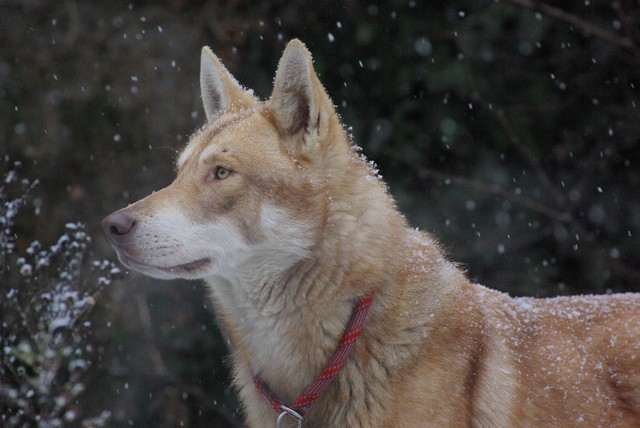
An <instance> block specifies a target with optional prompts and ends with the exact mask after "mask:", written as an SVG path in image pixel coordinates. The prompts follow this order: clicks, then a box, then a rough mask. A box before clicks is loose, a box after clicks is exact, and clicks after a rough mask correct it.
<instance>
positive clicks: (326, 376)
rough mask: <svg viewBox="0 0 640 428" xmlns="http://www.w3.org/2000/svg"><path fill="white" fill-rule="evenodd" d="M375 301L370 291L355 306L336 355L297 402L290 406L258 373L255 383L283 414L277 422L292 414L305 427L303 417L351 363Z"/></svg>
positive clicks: (276, 410) (261, 392)
mask: <svg viewBox="0 0 640 428" xmlns="http://www.w3.org/2000/svg"><path fill="white" fill-rule="evenodd" d="M372 300H373V294H371V293H370V294H367V295H366V296H364V297H362V298H361V299H360V300H359V301H358V304H357V305H356V307H355V308H354V309H353V314H352V315H351V320H350V321H349V324H348V325H347V330H346V331H345V333H344V336H343V337H342V340H341V341H340V344H339V345H338V348H337V349H336V351H335V353H334V354H333V357H331V359H330V360H329V362H328V363H327V365H326V367H325V368H324V370H322V373H320V375H319V376H318V377H317V379H316V380H315V381H314V382H313V383H312V384H311V385H309V386H308V387H307V389H305V390H304V392H303V393H302V394H301V395H300V397H298V399H297V400H296V402H295V403H293V405H291V406H288V405H286V404H285V403H284V402H282V401H281V400H280V399H278V397H276V396H275V395H274V394H273V393H272V392H271V391H269V389H268V388H267V386H266V385H265V384H264V383H262V381H261V380H260V379H258V377H257V376H254V377H253V383H254V384H255V387H256V389H257V390H258V392H259V393H260V394H261V395H262V396H263V397H264V398H265V400H267V401H268V402H269V404H270V405H271V407H272V408H273V410H274V411H275V412H276V413H278V414H279V416H278V421H277V424H278V426H280V421H281V420H282V419H283V418H284V417H285V416H290V417H292V418H294V419H296V420H297V421H298V426H302V419H303V418H304V415H305V413H307V411H308V410H309V409H310V408H311V406H312V405H313V403H315V402H316V400H318V398H320V395H322V393H323V392H324V390H325V389H327V387H328V386H329V384H330V383H331V381H332V380H333V379H334V378H335V377H336V376H337V375H338V373H339V372H340V369H342V367H343V366H344V364H345V363H346V362H347V358H348V357H349V354H350V353H351V349H352V348H353V346H354V345H355V343H356V340H357V339H358V336H360V332H361V331H362V326H363V325H364V321H365V319H366V318H367V313H368V312H369V307H370V306H371V301H372Z"/></svg>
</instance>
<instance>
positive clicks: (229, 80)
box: [200, 46, 258, 122]
mask: <svg viewBox="0 0 640 428" xmlns="http://www.w3.org/2000/svg"><path fill="white" fill-rule="evenodd" d="M200 91H201V94H202V103H203V105H204V113H205V115H206V117H207V122H209V121H211V119H212V118H213V117H215V116H216V115H218V114H219V113H221V112H223V111H225V110H229V109H242V108H249V107H253V106H254V105H256V104H257V103H258V100H257V99H256V98H255V97H254V96H253V95H252V94H251V93H249V92H248V91H247V90H245V89H244V88H243V87H242V86H241V85H240V84H239V83H238V81H237V80H236V79H235V77H233V76H232V75H231V73H229V70H227V69H226V68H225V66H224V65H222V63H221V62H220V60H219V59H218V57H217V56H215V54H214V53H213V52H212V51H211V49H209V47H207V46H205V47H203V48H202V54H201V55H200Z"/></svg>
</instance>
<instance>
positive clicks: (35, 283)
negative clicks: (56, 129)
mask: <svg viewBox="0 0 640 428" xmlns="http://www.w3.org/2000/svg"><path fill="white" fill-rule="evenodd" d="M4 163H5V165H7V166H12V168H8V170H9V171H8V172H7V173H6V174H5V175H4V181H3V182H2V184H1V185H0V279H1V283H0V292H1V293H2V294H0V363H1V364H0V415H1V423H2V426H20V427H22V426H34V425H35V426H40V427H59V426H69V425H81V426H87V427H88V426H104V425H105V424H106V423H107V421H108V419H109V417H110V412H108V411H105V412H102V414H100V415H98V416H97V417H93V418H87V417H84V416H85V415H83V414H82V413H83V412H82V411H81V409H80V408H79V406H78V404H77V403H78V397H79V395H80V394H81V393H82V392H83V391H84V383H83V379H84V377H85V375H86V374H87V372H88V370H89V369H90V366H91V360H90V358H89V356H90V355H91V354H92V353H93V352H94V350H93V347H92V346H91V344H90V343H89V342H88V340H87V338H88V336H89V334H90V329H91V322H90V320H88V318H87V315H88V313H89V312H90V311H91V309H92V308H93V306H94V304H95V297H96V295H97V293H98V292H99V291H100V290H101V289H102V288H103V287H105V286H107V285H109V284H110V283H111V282H112V281H113V280H114V279H117V278H119V277H120V274H121V273H120V270H119V269H118V268H117V267H116V266H115V265H114V264H113V263H112V262H111V261H107V260H104V261H92V262H89V263H87V262H85V256H86V254H87V251H88V248H89V244H90V243H91V238H90V237H89V235H88V234H87V233H86V232H85V230H84V226H83V225H82V224H80V223H68V224H66V225H65V231H64V233H63V234H62V235H61V236H60V238H59V239H58V241H57V242H56V243H55V244H53V245H51V246H50V247H48V248H46V247H43V246H42V244H41V243H40V242H38V241H34V242H32V243H31V244H30V245H28V246H27V247H26V250H24V252H23V254H18V252H19V251H18V245H17V233H16V232H15V230H14V229H15V228H16V220H17V219H18V215H19V213H21V209H23V208H24V207H26V206H27V205H28V202H29V196H30V193H31V192H32V190H33V189H34V188H35V186H36V185H37V180H36V181H29V180H27V179H23V180H19V178H18V174H17V172H16V170H17V169H18V168H19V167H20V164H19V163H18V162H15V163H13V164H12V165H11V163H10V161H9V160H8V159H7V158H5V159H4ZM12 194H17V196H12ZM87 267H88V270H89V273H85V270H86V268H87Z"/></svg>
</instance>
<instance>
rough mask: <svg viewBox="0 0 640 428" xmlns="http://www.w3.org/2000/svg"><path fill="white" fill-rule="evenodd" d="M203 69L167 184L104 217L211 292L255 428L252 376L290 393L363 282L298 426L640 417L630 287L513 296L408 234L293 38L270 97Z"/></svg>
mask: <svg viewBox="0 0 640 428" xmlns="http://www.w3.org/2000/svg"><path fill="white" fill-rule="evenodd" d="M202 61H203V74H202V76H201V84H202V86H203V99H204V102H205V110H206V112H207V117H208V118H209V119H210V121H209V123H208V124H207V125H205V127H204V128H203V129H202V130H200V131H199V132H198V133H196V134H195V135H194V136H193V137H192V139H191V141H190V142H189V144H188V146H187V147H186V148H185V149H184V150H183V152H182V155H181V156H180V157H179V160H178V176H177V178H176V180H175V181H174V183H173V184H171V185H170V186H169V187H167V188H165V189H163V190H160V191H158V192H156V193H154V194H152V195H150V196H148V197H147V198H145V199H143V200H142V201H140V202H138V203H136V204H134V205H132V206H130V207H127V208H125V209H124V210H121V211H118V212H116V213H114V214H112V215H111V216H109V217H107V218H106V219H105V221H104V225H105V230H106V231H107V234H108V235H109V237H110V239H111V241H112V243H113V245H114V247H115V248H116V250H117V251H118V254H119V256H120V258H121V260H122V261H123V262H124V263H125V264H127V265H128V266H130V267H132V268H134V269H137V270H140V271H142V272H144V273H147V274H149V275H153V276H157V277H160V278H171V277H186V278H202V279H204V280H205V282H206V283H207V284H208V286H209V287H210V290H211V295H212V299H213V301H214V303H215V307H216V311H217V312H218V314H219V315H220V317H221V319H222V322H223V325H224V328H225V330H226V331H227V333H228V335H229V337H230V338H231V341H232V342H233V347H232V352H233V362H234V384H235V385H236V387H237V388H238V390H239V393H240V396H241V398H242V402H243V406H244V409H245V412H246V418H247V422H248V424H249V425H250V426H252V427H262V426H274V424H275V418H276V414H275V413H274V411H273V410H272V409H271V408H270V407H269V406H268V405H267V404H266V403H265V401H264V400H263V398H262V397H261V396H260V395H259V394H258V393H257V392H256V390H255V388H254V385H253V375H254V374H256V375H258V376H259V377H260V378H261V379H262V381H263V382H264V383H265V384H267V385H268V386H269V388H270V389H271V390H272V391H273V392H274V393H275V394H276V395H277V396H278V397H280V398H281V399H282V400H284V401H285V402H288V403H292V402H293V401H295V399H296V398H297V396H298V395H299V394H300V393H301V392H302V391H303V389H304V388H305V387H306V386H307V385H309V384H310V383H311V382H312V381H313V380H314V379H315V377H316V376H317V375H318V373H319V372H320V371H321V370H322V369H323V367H324V366H325V364H326V363H327V361H328V359H329V358H330V357H331V355H332V354H333V351H334V349H335V348H336V346H337V343H338V342H339V340H340V338H341V336H342V334H343V332H344V329H345V325H346V323H347V321H348V319H349V317H350V315H351V312H352V310H353V307H354V302H355V301H356V300H357V299H358V298H359V297H360V296H363V295H364V294H365V293H367V292H369V291H373V293H374V300H373V304H372V307H371V310H370V312H369V315H368V318H367V321H366V323H365V326H364V329H363V331H362V334H361V336H360V338H359V339H358V341H357V343H356V346H355V348H354V350H353V352H352V354H351V356H350V358H349V360H348V362H347V364H346V365H345V367H344V368H343V370H342V371H341V372H340V374H339V375H338V377H337V378H336V379H335V380H334V382H333V383H332V384H331V386H330V387H329V389H328V390H327V391H326V392H325V393H324V394H323V395H322V397H321V398H320V399H319V401H318V402H317V403H316V404H315V405H314V406H313V407H312V408H311V410H310V412H309V413H308V414H307V416H306V418H305V422H304V426H306V427H400V426H406V427H417V426H420V427H422V426H433V427H442V426H479V427H513V426H530V427H539V426H589V427H591V426H639V425H640V295H637V294H626V295H614V296H597V297H596V296H591V297H575V298H556V299H544V300H536V299H525V298H520V299H512V298H509V297H508V296H507V295H505V294H501V293H498V292H496V291H492V290H489V289H487V288H484V287H483V286H480V285H476V284H471V283H470V282H469V281H468V280H467V279H466V277H465V275H464V274H463V272H461V271H460V270H459V269H458V268H457V267H456V266H455V265H454V264H452V263H451V262H449V261H448V260H447V259H446V258H445V256H444V255H443V252H442V251H441V250H440V249H439V247H438V245H437V243H436V242H435V240H434V239H433V238H432V237H431V236H429V235H428V234H426V233H423V232H419V231H416V230H414V229H411V228H409V227H408V226H407V224H406V221H405V219H404V218H403V217H402V215H401V214H400V213H398V211H397V210H396V208H395V205H394V202H393V200H392V198H391V197H390V196H389V195H388V193H387V191H386V188H385V185H384V184H383V183H382V182H381V181H380V180H379V179H378V178H377V177H375V176H374V174H373V173H372V171H371V169H370V167H369V166H368V165H367V163H366V161H365V160H364V159H363V158H362V157H361V156H359V155H358V154H357V152H356V151H355V150H354V148H353V147H352V145H351V143H350V141H349V139H348V137H347V135H346V133H345V130H344V129H343V126H342V125H341V123H340V121H339V118H338V117H337V115H336V113H335V111H334V108H333V106H332V104H331V101H330V99H329V97H328V96H327V94H326V92H325V90H324V88H323V87H322V85H321V84H320V82H319V81H318V78H317V76H316V74H315V72H314V71H313V66H312V61H311V56H310V55H309V53H308V52H307V50H306V48H305V47H304V46H303V45H302V44H301V43H300V42H299V41H297V40H294V41H292V42H291V43H290V44H289V45H288V47H287V49H286V50H285V53H284V55H283V57H282V59H281V61H280V64H279V66H278V71H277V73H276V78H275V84H274V92H273V94H272V96H271V99H270V100H268V101H266V102H264V103H261V102H259V101H257V100H256V99H255V98H254V97H253V96H252V95H250V94H249V93H247V92H246V91H245V90H244V89H242V88H241V87H240V86H239V85H238V84H237V82H235V80H234V79H233V77H232V76H231V75H230V74H229V73H228V71H227V70H226V69H225V68H224V67H223V66H222V64H221V63H220V61H219V60H218V59H217V58H216V57H215V55H213V54H212V53H211V51H210V50H209V49H208V48H205V49H204V50H203V59H202ZM220 166H223V167H224V168H227V169H229V170H231V174H230V175H229V176H228V177H227V178H224V179H217V178H216V176H215V173H216V172H215V171H217V168H218V167H220ZM435 202H436V201H434V203H435Z"/></svg>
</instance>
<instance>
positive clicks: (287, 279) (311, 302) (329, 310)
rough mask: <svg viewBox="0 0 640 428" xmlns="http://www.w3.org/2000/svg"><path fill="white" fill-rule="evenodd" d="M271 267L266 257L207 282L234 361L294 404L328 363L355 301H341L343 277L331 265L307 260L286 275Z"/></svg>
mask: <svg viewBox="0 0 640 428" xmlns="http://www.w3.org/2000/svg"><path fill="white" fill-rule="evenodd" d="M274 265H277V264H276V263H274V261H273V260H269V257H267V256H266V255H265V256H264V257H259V258H256V259H255V260H252V261H251V266H253V269H251V270H249V269H239V270H238V271H237V272H235V274H234V275H225V278H211V279H209V280H208V281H207V283H208V284H209V285H210V286H211V288H212V290H213V296H214V302H215V303H216V310H217V311H218V312H219V313H220V315H221V317H222V319H223V322H224V324H225V327H226V329H227V330H228V334H229V336H230V338H231V341H232V343H233V345H232V348H233V349H232V351H233V353H234V357H235V358H236V362H237V363H240V364H245V365H247V366H248V367H247V368H248V369H250V370H251V372H252V375H256V376H260V378H261V380H262V381H263V382H265V383H266V384H267V385H268V386H269V388H270V389H271V390H272V392H273V393H274V394H276V395H277V396H278V397H279V398H280V399H282V400H284V401H285V402H293V401H294V400H295V398H296V397H297V395H298V394H299V393H301V392H302V390H303V389H304V388H305V387H306V386H308V385H309V384H310V383H311V382H313V380H314V378H315V376H316V375H317V374H318V373H319V372H320V371H321V370H322V369H323V368H324V366H325V365H326V363H327V361H328V360H329V359H330V358H331V355H332V354H333V352H334V351H335V348H336V346H337V344H338V343H339V341H340V339H341V337H342V335H343V333H344V329H345V327H346V325H347V323H348V320H349V318H350V316H351V313H352V311H353V306H354V304H355V301H354V300H353V299H352V298H350V297H349V296H347V295H344V296H339V289H340V286H341V285H344V284H341V280H342V278H344V272H341V269H342V267H341V266H339V265H338V263H337V262H336V261H335V260H332V261H327V260H324V259H320V258H314V257H311V258H307V259H304V260H299V261H297V262H295V263H294V264H293V265H292V266H291V267H290V268H288V269H287V270H286V271H284V272H275V271H270V269H269V268H268V267H270V266H274ZM258 266H262V268H258ZM257 271H259V272H257ZM327 283H331V284H333V285H335V287H326V284H327ZM331 288H333V289H334V291H333V292H332V290H331ZM336 297H337V299H336Z"/></svg>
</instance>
